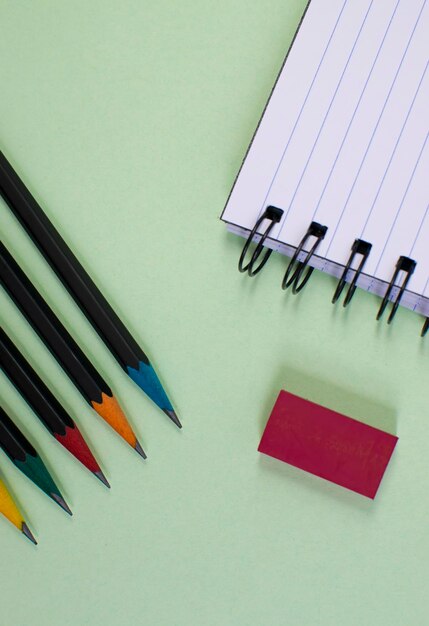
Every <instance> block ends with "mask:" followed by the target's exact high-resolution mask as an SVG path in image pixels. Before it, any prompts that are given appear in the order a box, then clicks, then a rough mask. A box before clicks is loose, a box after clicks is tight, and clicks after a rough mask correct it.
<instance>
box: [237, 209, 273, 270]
mask: <svg viewBox="0 0 429 626" xmlns="http://www.w3.org/2000/svg"><path fill="white" fill-rule="evenodd" d="M282 215H283V209H278V208H277V207H275V206H269V207H267V208H266V209H265V211H264V213H263V214H262V215H261V217H260V218H259V219H258V220H257V222H256V224H255V226H254V228H253V230H252V232H251V233H250V235H249V236H248V238H247V240H246V243H245V244H244V247H243V250H242V252H241V255H240V259H239V261H238V270H239V271H240V272H247V273H248V274H249V276H255V275H256V274H257V273H258V272H260V271H261V269H262V268H263V267H264V265H265V263H266V262H267V261H268V259H269V258H270V256H271V253H272V250H271V249H270V248H268V249H267V250H266V251H265V254H264V256H263V258H262V261H261V262H260V263H259V265H258V266H257V267H256V268H255V269H253V266H254V264H255V263H256V261H257V260H258V259H259V257H260V256H261V253H262V250H263V248H264V243H265V240H266V239H267V237H268V235H269V234H270V232H271V230H272V229H273V227H274V225H275V224H278V223H279V222H280V220H281V217H282ZM264 220H269V222H270V223H269V224H268V226H267V228H266V229H265V232H264V234H263V235H262V237H261V238H260V240H259V242H258V244H257V246H256V248H255V249H254V251H253V254H252V256H251V258H250V261H249V262H248V263H247V264H246V265H243V264H244V259H245V257H246V254H247V251H248V249H249V246H250V244H251V243H252V241H253V238H254V236H255V235H256V233H257V230H258V228H259V227H260V225H261V224H262V222H263V221H264Z"/></svg>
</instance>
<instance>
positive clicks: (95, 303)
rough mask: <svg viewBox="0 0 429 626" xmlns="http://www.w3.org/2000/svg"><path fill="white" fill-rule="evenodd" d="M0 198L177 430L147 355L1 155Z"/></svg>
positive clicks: (112, 348)
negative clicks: (0, 195)
mask: <svg viewBox="0 0 429 626" xmlns="http://www.w3.org/2000/svg"><path fill="white" fill-rule="evenodd" d="M0 193H1V194H2V196H3V199H4V200H5V202H6V203H7V204H8V206H9V208H10V210H11V211H12V213H13V214H14V215H15V217H16V218H17V219H18V220H19V222H20V223H21V225H22V226H23V227H24V229H25V230H26V231H27V233H28V235H29V236H30V237H31V239H32V240H33V242H34V243H35V244H36V246H37V247H38V248H39V250H40V252H41V253H42V254H43V256H44V257H45V259H46V261H47V262H48V263H49V264H50V266H51V267H52V269H53V270H54V272H55V273H56V274H57V276H58V277H59V279H60V280H61V282H62V283H63V285H64V286H65V287H66V289H67V290H68V291H69V293H70V295H71V296H72V297H73V298H74V299H75V301H76V302H77V304H78V305H79V306H80V308H81V310H82V312H83V313H84V314H85V315H86V317H87V319H88V320H89V321H90V323H91V324H92V325H93V327H94V328H95V330H96V331H97V332H98V334H99V336H100V338H101V339H102V340H103V341H104V343H105V344H106V346H107V347H108V348H109V350H110V351H111V353H112V354H113V356H114V357H115V358H116V360H117V361H118V363H119V364H120V365H121V367H122V368H123V369H124V370H125V372H126V373H127V374H128V375H129V376H130V378H132V380H134V382H135V383H136V384H137V385H138V386H139V387H140V388H141V389H142V390H143V391H144V392H145V393H146V394H147V395H148V396H149V398H150V399H151V400H152V401H153V402H154V403H155V404H156V405H157V406H158V407H159V408H160V409H161V410H162V411H163V412H164V413H165V414H166V415H167V416H168V417H169V418H170V419H171V420H172V421H173V423H174V424H176V426H178V427H179V428H181V424H180V422H179V420H178V418H177V415H176V414H175V412H174V409H173V406H172V405H171V402H170V400H169V399H168V397H167V394H166V393H165V391H164V388H163V387H162V385H161V382H160V381H159V379H158V376H157V374H156V372H155V370H154V368H153V367H152V364H151V363H150V361H149V359H148V357H147V355H146V354H145V353H144V351H143V350H142V348H141V347H140V346H139V344H138V343H137V342H136V340H135V339H134V337H133V336H132V335H131V333H130V332H129V330H128V329H127V328H126V326H125V325H124V323H123V322H122V321H121V319H120V318H119V317H118V315H117V314H116V313H115V311H114V310H113V308H112V307H111V306H110V304H109V303H108V302H107V300H106V298H105V297H104V296H103V294H102V293H101V291H100V290H99V289H98V287H97V286H96V284H95V283H94V281H93V280H92V279H91V278H90V276H89V275H88V273H87V272H86V270H85V269H84V268H83V267H82V265H81V264H80V263H79V261H78V260H77V258H76V257H75V255H74V254H73V252H72V251H71V250H70V248H69V247H68V246H67V244H66V243H65V241H64V240H63V238H62V237H61V235H60V234H59V233H58V231H57V230H56V229H55V227H54V226H53V224H52V223H51V222H50V220H49V219H48V217H47V216H46V215H45V213H44V212H43V210H42V208H41V207H40V205H39V204H38V203H37V202H36V200H35V198H34V197H33V196H32V195H31V193H30V191H29V190H28V189H27V187H26V186H25V185H24V183H23V181H22V180H21V179H20V177H19V176H18V174H17V173H16V172H15V170H14V169H13V167H12V165H11V164H10V163H9V162H8V160H7V159H6V157H5V156H4V154H3V153H2V152H1V151H0Z"/></svg>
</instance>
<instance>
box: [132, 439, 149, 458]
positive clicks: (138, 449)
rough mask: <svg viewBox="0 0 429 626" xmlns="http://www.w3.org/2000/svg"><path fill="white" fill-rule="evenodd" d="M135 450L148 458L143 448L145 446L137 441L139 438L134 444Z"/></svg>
mask: <svg viewBox="0 0 429 626" xmlns="http://www.w3.org/2000/svg"><path fill="white" fill-rule="evenodd" d="M134 450H135V451H136V452H138V453H139V454H140V456H142V457H143V458H144V459H147V456H146V453H145V451H144V450H143V448H142V447H141V445H140V444H139V442H138V441H137V439H136V443H135V445H134Z"/></svg>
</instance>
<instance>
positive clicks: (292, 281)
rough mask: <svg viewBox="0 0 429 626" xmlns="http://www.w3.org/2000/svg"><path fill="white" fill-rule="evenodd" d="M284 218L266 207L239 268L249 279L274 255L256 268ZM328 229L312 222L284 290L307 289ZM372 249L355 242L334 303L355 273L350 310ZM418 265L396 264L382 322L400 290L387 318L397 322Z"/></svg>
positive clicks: (428, 323) (425, 329)
mask: <svg viewBox="0 0 429 626" xmlns="http://www.w3.org/2000/svg"><path fill="white" fill-rule="evenodd" d="M282 215H283V210H282V209H279V208H277V207H274V206H269V207H267V208H266V210H265V211H264V213H263V214H262V215H261V217H260V218H259V219H258V220H257V222H256V224H255V226H254V228H253V230H252V232H251V233H250V235H249V237H248V238H247V240H246V243H245V244H244V247H243V250H242V252H241V256H240V259H239V262H238V269H239V270H240V272H247V273H248V274H249V276H255V274H257V273H258V272H260V271H261V269H262V268H263V267H264V265H265V264H266V262H267V261H268V259H269V257H270V255H271V254H272V252H273V251H272V249H270V248H269V249H266V251H265V254H264V256H263V257H262V260H261V261H260V262H259V265H257V267H256V268H254V265H255V263H256V261H257V260H258V259H259V257H260V256H261V254H262V252H263V248H264V243H265V241H266V239H267V237H268V236H269V234H270V232H271V230H272V229H273V227H274V225H275V224H278V223H279V222H280V220H281V217H282ZM264 220H268V221H269V224H268V226H267V228H266V229H265V231H264V233H263V234H262V235H261V238H260V240H259V242H258V243H257V245H256V247H255V249H254V251H253V253H252V256H251V258H250V261H249V262H248V263H247V264H246V265H244V260H245V257H246V254H247V252H248V250H249V246H250V244H251V243H252V241H253V238H254V237H255V235H256V233H257V231H258V228H259V227H260V226H261V224H262V222H263V221H264ZM327 230H328V227H327V226H323V225H322V224H319V223H318V222H311V224H310V226H309V227H308V229H307V232H306V233H305V235H304V237H303V238H302V239H301V242H300V244H299V246H298V247H297V248H296V250H295V252H294V254H293V256H292V258H291V259H290V261H289V264H288V266H287V269H286V272H285V275H284V277H283V281H282V289H288V288H289V287H292V293H294V294H297V293H298V292H299V291H301V290H302V289H303V288H304V286H305V285H306V284H307V282H308V280H309V278H310V276H311V275H312V273H313V271H314V267H311V266H309V261H310V259H311V257H312V256H313V254H314V253H315V252H316V250H317V248H318V246H319V245H320V243H321V242H322V240H323V239H324V237H325V235H326V232H327ZM311 237H314V238H315V241H314V243H313V245H312V246H311V248H310V250H308V251H307V252H306V251H305V250H304V247H305V245H306V243H307V242H308V240H309V239H310V238H311ZM371 249H372V244H371V243H369V242H368V241H364V240H363V239H355V241H354V242H353V245H352V248H351V253H350V256H349V259H348V261H347V264H346V266H345V267H344V271H343V273H342V274H341V277H340V279H339V281H338V284H337V287H336V289H335V292H334V295H333V298H332V302H333V303H335V302H337V300H338V299H339V298H340V296H341V294H342V292H343V290H344V287H345V286H346V284H347V282H348V280H347V279H348V278H349V277H351V276H352V272H354V274H353V278H352V280H351V281H350V283H349V287H348V289H347V292H346V296H345V298H344V301H343V306H344V307H346V306H347V305H348V304H349V303H350V301H351V299H352V298H353V296H354V294H355V291H356V288H357V283H358V280H359V277H360V275H361V274H362V272H363V269H364V266H365V263H366V262H367V260H368V257H369V255H370V252H371ZM301 254H305V257H304V259H303V260H302V261H300V260H298V259H299V256H300V255H301ZM359 255H360V256H361V259H360V261H359V263H358V265H357V267H356V269H354V268H353V267H352V265H353V263H354V262H355V259H356V257H357V256H359ZM416 265H417V264H416V262H415V261H414V260H413V259H410V258H409V257H406V256H400V257H399V259H398V261H397V263H396V267H395V271H394V273H393V276H392V279H391V281H390V283H389V285H388V286H387V289H386V292H385V294H384V297H383V300H382V303H381V305H380V308H379V310H378V313H377V320H380V319H381V317H382V316H383V314H384V311H385V310H386V308H387V306H388V304H389V301H390V296H391V295H392V291H393V289H394V288H398V292H397V294H396V298H395V299H394V300H393V301H392V308H391V311H390V314H389V317H388V318H387V323H388V324H390V323H391V322H392V320H393V319H394V317H395V315H396V313H397V310H398V307H399V304H400V302H401V299H402V296H403V295H404V292H405V290H406V288H407V285H408V282H409V280H410V278H411V276H412V274H413V272H414V270H415V268H416ZM401 272H402V273H403V274H404V276H403V279H402V282H401V283H399V284H398V285H397V284H396V281H397V279H398V276H399V274H400V273H401ZM428 330H429V317H427V318H426V319H425V322H424V324H423V328H422V331H421V336H422V337H424V336H425V335H426V333H427V332H428Z"/></svg>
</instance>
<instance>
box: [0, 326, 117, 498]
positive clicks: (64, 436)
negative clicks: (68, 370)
mask: <svg viewBox="0 0 429 626" xmlns="http://www.w3.org/2000/svg"><path fill="white" fill-rule="evenodd" d="M0 366H1V368H2V369H3V371H4V373H5V374H6V376H7V377H8V378H9V380H10V381H11V383H12V384H13V385H14V386H15V387H16V389H17V390H18V391H19V393H20V394H21V396H22V397H23V398H24V400H25V401H26V402H27V403H28V404H29V406H30V407H31V408H32V410H33V412H34V413H35V414H36V415H37V417H38V418H39V419H40V421H41V422H42V423H43V424H44V426H45V427H46V428H47V430H48V431H49V432H50V433H51V435H52V436H53V437H55V439H56V440H57V441H58V442H59V443H60V444H61V445H62V446H64V448H66V450H68V451H69V452H70V453H71V454H72V455H73V456H74V457H76V458H77V459H78V461H80V462H81V463H82V464H83V465H84V466H85V467H86V468H87V469H88V470H89V471H90V472H92V473H93V474H94V475H95V476H96V477H97V478H98V479H99V480H101V482H102V483H103V484H104V485H106V487H110V485H109V483H108V482H107V479H106V477H105V476H104V474H103V472H102V471H101V468H100V466H99V464H98V463H97V461H96V459H95V457H94V455H93V454H92V452H91V450H90V449H89V447H88V444H87V443H86V441H85V439H84V438H83V436H82V435H81V433H80V431H79V429H78V427H77V426H76V424H75V423H74V421H73V420H72V418H71V417H70V415H69V414H68V413H67V411H66V410H65V409H64V407H63V406H62V405H61V404H60V402H59V401H58V400H57V398H56V397H55V396H54V395H53V393H52V392H51V391H50V389H49V388H48V387H47V386H46V385H45V383H44V382H43V380H42V379H41V378H40V377H39V375H38V374H36V372H35V371H34V369H33V368H32V367H31V365H30V363H29V362H28V361H27V360H26V359H25V358H24V356H23V355H22V354H21V352H20V351H19V350H18V348H17V347H16V346H15V344H14V343H13V342H12V340H11V339H10V338H9V337H8V336H7V335H6V333H5V332H4V330H3V329H2V328H0Z"/></svg>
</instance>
